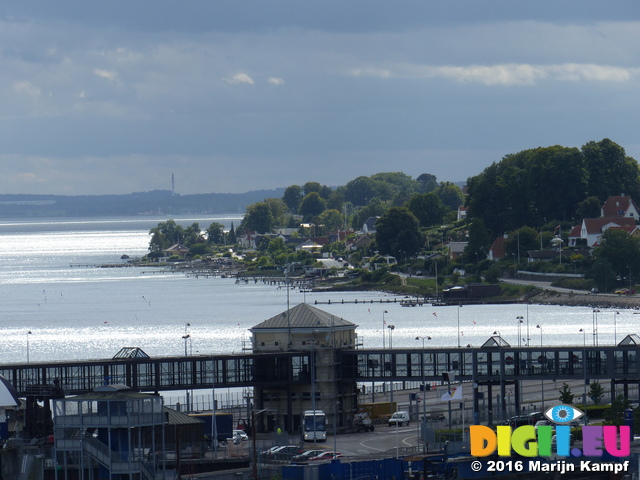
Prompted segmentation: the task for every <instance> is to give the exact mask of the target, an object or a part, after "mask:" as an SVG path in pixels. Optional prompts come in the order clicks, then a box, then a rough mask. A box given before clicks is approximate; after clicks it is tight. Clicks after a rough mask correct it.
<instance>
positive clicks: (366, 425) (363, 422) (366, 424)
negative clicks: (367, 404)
mask: <svg viewBox="0 0 640 480" xmlns="http://www.w3.org/2000/svg"><path fill="white" fill-rule="evenodd" d="M353 426H354V427H355V428H356V431H358V432H373V430H374V426H373V422H372V421H371V417H370V416H369V414H368V413H367V412H360V413H356V414H355V415H354V416H353Z"/></svg>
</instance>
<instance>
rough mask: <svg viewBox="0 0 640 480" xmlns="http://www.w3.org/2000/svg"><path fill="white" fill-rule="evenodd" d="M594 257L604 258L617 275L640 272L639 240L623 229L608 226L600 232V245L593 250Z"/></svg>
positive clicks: (623, 275) (624, 275)
mask: <svg viewBox="0 0 640 480" xmlns="http://www.w3.org/2000/svg"><path fill="white" fill-rule="evenodd" d="M594 255H595V257H596V259H598V260H606V261H607V262H609V264H610V265H611V268H612V269H613V271H614V272H615V273H616V275H618V276H619V277H626V276H627V275H628V274H629V272H631V273H632V274H634V275H637V274H638V272H640V240H638V239H637V238H636V237H632V236H631V235H629V233H627V232H626V231H625V230H620V229H615V228H609V229H608V230H606V231H605V232H604V233H603V234H602V246H600V247H599V248H597V249H596V250H595V252H594Z"/></svg>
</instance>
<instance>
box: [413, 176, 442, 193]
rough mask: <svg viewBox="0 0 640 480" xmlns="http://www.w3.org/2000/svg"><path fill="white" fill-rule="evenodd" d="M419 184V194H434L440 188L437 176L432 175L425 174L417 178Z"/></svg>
mask: <svg viewBox="0 0 640 480" xmlns="http://www.w3.org/2000/svg"><path fill="white" fill-rule="evenodd" d="M416 181H417V182H418V192H419V193H429V192H433V191H434V190H435V189H436V187H437V186H438V180H437V179H436V176H435V175H431V174H430V173H423V174H421V175H419V176H418V178H416Z"/></svg>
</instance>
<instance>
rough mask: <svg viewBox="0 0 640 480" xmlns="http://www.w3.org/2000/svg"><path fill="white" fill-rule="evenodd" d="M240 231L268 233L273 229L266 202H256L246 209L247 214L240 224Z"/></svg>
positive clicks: (271, 217)
mask: <svg viewBox="0 0 640 480" xmlns="http://www.w3.org/2000/svg"><path fill="white" fill-rule="evenodd" d="M240 228H241V229H242V231H247V230H253V231H255V232H257V233H269V232H271V230H272V228H273V214H272V213H271V208H270V207H269V204H268V203H266V202H258V203H254V204H252V205H249V206H248V207H247V213H246V214H245V216H244V218H243V219H242V223H241V224H240Z"/></svg>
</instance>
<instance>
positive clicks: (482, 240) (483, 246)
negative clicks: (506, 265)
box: [464, 218, 491, 263]
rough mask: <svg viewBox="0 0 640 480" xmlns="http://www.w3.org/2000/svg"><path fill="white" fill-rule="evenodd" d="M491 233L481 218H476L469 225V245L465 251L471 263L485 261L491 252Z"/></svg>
mask: <svg viewBox="0 0 640 480" xmlns="http://www.w3.org/2000/svg"><path fill="white" fill-rule="evenodd" d="M490 242H491V240H490V239H489V232H487V229H486V227H485V226H484V221H483V220H482V219H481V218H474V219H472V220H471V225H469V243H468V244H467V246H466V247H465V249H464V255H465V258H466V260H467V262H469V263H472V262H473V263H475V262H477V261H478V260H480V259H483V258H484V257H485V255H486V253H487V252H488V251H489V246H490V245H489V243H490Z"/></svg>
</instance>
